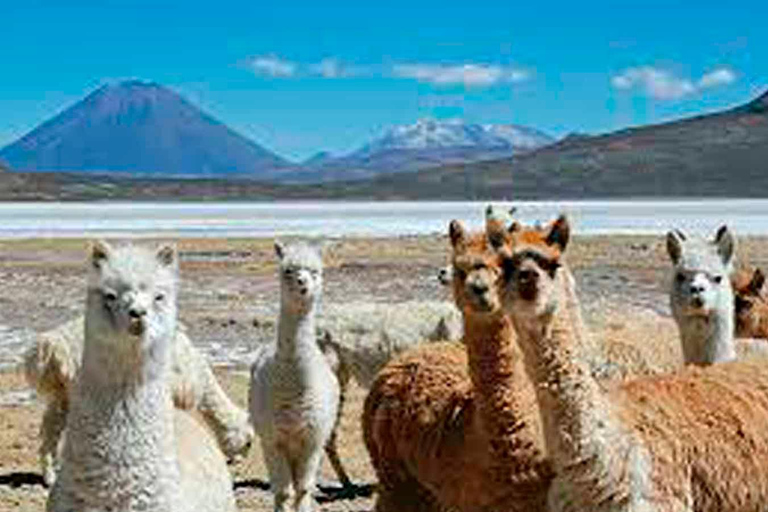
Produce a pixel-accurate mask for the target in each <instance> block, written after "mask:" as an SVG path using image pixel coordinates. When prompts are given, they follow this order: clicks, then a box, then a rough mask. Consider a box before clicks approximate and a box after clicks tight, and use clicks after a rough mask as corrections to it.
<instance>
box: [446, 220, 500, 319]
mask: <svg viewBox="0 0 768 512" xmlns="http://www.w3.org/2000/svg"><path fill="white" fill-rule="evenodd" d="M449 235H450V238H451V245H452V246H453V255H452V264H451V269H452V270H451V275H452V284H453V297H454V300H455V301H456V305H457V306H458V307H459V309H460V310H461V311H462V312H464V313H477V314H490V313H496V312H498V311H500V309H501V301H500V299H499V295H498V291H497V287H496V281H497V280H498V278H499V276H500V273H501V272H500V268H499V261H498V257H497V255H496V254H495V253H494V251H493V250H492V248H491V246H490V245H489V244H488V242H487V238H486V237H485V235H484V234H483V233H474V234H470V233H468V232H467V231H466V229H465V228H464V225H463V224H462V223H461V222H459V221H457V220H453V221H451V223H450V227H449Z"/></svg>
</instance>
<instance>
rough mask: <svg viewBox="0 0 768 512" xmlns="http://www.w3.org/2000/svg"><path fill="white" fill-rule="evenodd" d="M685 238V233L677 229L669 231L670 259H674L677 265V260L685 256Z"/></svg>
mask: <svg viewBox="0 0 768 512" xmlns="http://www.w3.org/2000/svg"><path fill="white" fill-rule="evenodd" d="M684 240H685V235H684V234H683V233H682V232H681V231H679V230H677V229H676V230H674V231H670V232H669V233H667V254H669V259H670V260H672V263H673V264H674V265H677V262H678V261H680V258H681V257H682V256H683V241H684Z"/></svg>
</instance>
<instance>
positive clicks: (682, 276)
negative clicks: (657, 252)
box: [675, 272, 685, 283]
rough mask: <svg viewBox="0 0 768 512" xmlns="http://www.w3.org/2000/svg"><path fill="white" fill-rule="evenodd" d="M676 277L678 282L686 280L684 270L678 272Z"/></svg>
mask: <svg viewBox="0 0 768 512" xmlns="http://www.w3.org/2000/svg"><path fill="white" fill-rule="evenodd" d="M675 279H676V280H677V282H678V283H682V282H683V281H685V276H684V275H683V273H682V272H678V273H677V275H676V276H675Z"/></svg>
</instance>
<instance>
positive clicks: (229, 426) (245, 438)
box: [174, 333, 254, 460]
mask: <svg viewBox="0 0 768 512" xmlns="http://www.w3.org/2000/svg"><path fill="white" fill-rule="evenodd" d="M174 364H175V369H176V371H175V373H176V374H177V380H178V381H179V383H178V385H177V388H178V389H179V390H186V391H185V393H184V394H186V395H188V397H186V398H187V399H186V401H187V402H191V403H190V404H189V405H190V406H191V407H196V408H197V409H198V411H199V412H200V415H201V416H202V418H203V421H205V423H206V424H207V425H208V427H209V428H210V429H211V431H212V432H213V433H214V435H215V436H216V440H217V441H218V443H219V447H220V448H221V450H222V451H223V452H224V455H225V456H226V457H227V459H229V460H232V459H233V458H234V457H235V456H236V455H239V454H244V453H245V452H247V451H248V449H249V448H250V447H251V442H252V441H253V437H254V432H253V426H251V424H250V422H249V421H248V414H247V413H246V412H245V411H244V410H242V409H240V408H239V407H237V406H236V405H235V404H234V403H232V401H231V400H230V399H229V397H228V396H227V394H226V393H225V392H224V390H223V389H221V386H220V385H219V381H218V380H217V379H216V376H215V375H214V374H213V371H212V370H211V366H210V365H209V364H208V362H207V361H206V360H205V357H203V355H202V354H201V353H200V352H199V351H198V350H197V349H195V348H194V347H193V346H192V343H191V341H189V338H188V337H187V336H186V334H183V333H180V334H179V335H178V337H177V346H176V358H175V361H174ZM178 394H179V393H176V395H177V396H176V397H175V398H176V401H177V402H178V401H179V399H180V398H181V399H182V401H184V400H183V399H184V398H185V397H179V396H178ZM177 405H179V404H178V403H177ZM191 407H187V408H191Z"/></svg>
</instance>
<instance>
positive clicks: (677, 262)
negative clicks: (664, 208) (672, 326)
mask: <svg viewBox="0 0 768 512" xmlns="http://www.w3.org/2000/svg"><path fill="white" fill-rule="evenodd" d="M735 245H736V243H735V240H734V237H733V235H732V234H731V232H730V231H729V230H728V228H727V227H726V226H722V227H721V228H720V229H718V230H717V233H716V234H715V238H714V239H713V240H712V241H705V240H702V239H699V238H693V237H688V236H686V235H685V234H683V233H682V232H681V231H679V230H674V231H670V232H669V233H668V234H667V253H668V254H669V257H670V259H671V260H672V265H673V273H672V284H671V293H670V305H671V308H672V313H673V315H674V317H675V319H676V320H677V321H678V322H680V321H681V320H683V319H684V318H687V317H703V318H708V317H710V316H712V315H713V314H722V313H723V312H727V314H728V315H732V314H733V291H732V288H731V282H730V279H729V275H730V273H731V262H732V260H733V254H734V248H735Z"/></svg>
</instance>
